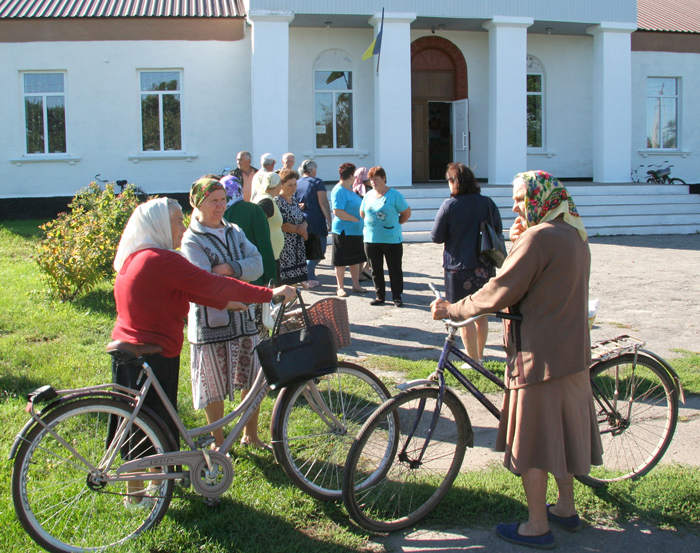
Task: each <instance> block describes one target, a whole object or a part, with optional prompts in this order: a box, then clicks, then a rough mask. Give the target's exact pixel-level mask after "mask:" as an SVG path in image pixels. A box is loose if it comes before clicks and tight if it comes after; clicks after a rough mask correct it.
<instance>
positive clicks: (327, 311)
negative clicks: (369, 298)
mask: <svg viewBox="0 0 700 553" xmlns="http://www.w3.org/2000/svg"><path fill="white" fill-rule="evenodd" d="M306 311H307V313H308V315H309V319H311V324H315V325H324V326H327V327H328V328H330V329H331V335H332V336H333V343H334V344H335V348H336V349H341V348H345V347H347V346H349V345H350V342H351V341H352V338H351V336H350V320H349V317H348V305H347V303H345V300H343V299H340V298H323V299H322V300H319V301H317V302H315V303H314V304H313V305H311V306H310V307H308V308H307V310H306ZM303 326H304V320H303V318H302V315H301V313H297V314H296V315H295V316H293V317H290V318H288V319H287V320H285V321H284V322H283V323H282V329H281V330H280V332H281V333H284V332H291V331H293V330H297V329H299V328H302V327H303Z"/></svg>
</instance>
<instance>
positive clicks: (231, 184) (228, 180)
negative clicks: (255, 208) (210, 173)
mask: <svg viewBox="0 0 700 553" xmlns="http://www.w3.org/2000/svg"><path fill="white" fill-rule="evenodd" d="M219 182H220V183H221V184H223V185H224V189H225V190H226V199H227V200H228V201H227V202H226V207H231V206H232V205H233V204H237V203H238V202H242V201H243V187H242V186H241V183H240V181H239V180H238V179H237V178H236V177H234V176H233V175H228V176H227V177H223V178H222V179H221V180H220V181H219Z"/></svg>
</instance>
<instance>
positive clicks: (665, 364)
mask: <svg viewBox="0 0 700 553" xmlns="http://www.w3.org/2000/svg"><path fill="white" fill-rule="evenodd" d="M637 351H640V352H641V353H643V354H644V355H647V356H649V357H651V358H653V359H654V360H655V361H657V362H658V363H659V364H660V365H661V366H662V367H663V368H664V369H666V371H667V372H668V374H669V375H670V376H671V378H672V379H673V382H674V383H675V385H676V391H677V392H678V398H679V399H680V400H681V402H682V403H683V404H685V392H684V391H683V384H682V383H681V378H680V376H678V373H677V372H676V369H674V368H673V367H672V366H671V365H669V364H668V361H666V360H665V359H664V358H663V357H661V356H659V355H657V354H656V353H654V352H653V351H649V350H647V349H640V350H637Z"/></svg>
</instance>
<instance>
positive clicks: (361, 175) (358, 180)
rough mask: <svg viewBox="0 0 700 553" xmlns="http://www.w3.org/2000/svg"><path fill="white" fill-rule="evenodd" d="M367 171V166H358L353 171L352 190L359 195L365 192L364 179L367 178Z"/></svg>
mask: <svg viewBox="0 0 700 553" xmlns="http://www.w3.org/2000/svg"><path fill="white" fill-rule="evenodd" d="M367 173H368V171H367V167H358V169H357V170H356V171H355V180H354V181H353V183H352V191H353V192H355V193H356V194H359V195H360V196H364V195H365V194H367V187H366V186H365V181H366V180H367V179H369V177H368V176H367Z"/></svg>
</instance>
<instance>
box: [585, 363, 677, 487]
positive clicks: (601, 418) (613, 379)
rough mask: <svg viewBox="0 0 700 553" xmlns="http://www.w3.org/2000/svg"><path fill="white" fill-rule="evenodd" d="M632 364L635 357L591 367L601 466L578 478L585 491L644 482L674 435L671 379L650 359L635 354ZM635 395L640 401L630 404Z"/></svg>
mask: <svg viewBox="0 0 700 553" xmlns="http://www.w3.org/2000/svg"><path fill="white" fill-rule="evenodd" d="M633 362H634V354H626V355H622V356H620V357H616V358H614V359H609V360H607V361H602V362H600V363H597V364H595V365H593V367H591V384H592V387H593V398H594V404H595V408H596V416H597V418H598V427H599V429H600V434H601V440H602V441H603V465H602V466H601V467H592V468H591V472H590V474H588V475H587V476H577V477H576V478H577V479H578V480H579V481H580V482H582V483H583V484H586V485H587V486H590V487H593V488H601V487H605V486H606V485H607V484H609V483H610V482H618V481H620V480H627V479H633V480H636V479H637V478H640V477H641V476H644V475H645V474H647V473H648V472H649V471H650V470H651V469H653V468H654V467H655V466H656V464H657V463H658V462H659V461H660V460H661V458H662V457H663V455H664V453H666V450H667V449H668V446H669V444H670V443H671V439H672V438H673V433H674V432H675V430H676V423H677V422H678V393H677V391H676V387H675V384H674V382H673V379H672V378H671V376H670V375H669V374H668V372H667V371H666V369H664V367H662V366H661V365H660V364H659V363H658V362H657V361H656V360H654V359H652V358H651V357H647V356H646V355H643V354H637V363H636V366H634V369H633ZM616 387H617V389H618V394H617V398H616V397H615V388H616ZM601 394H602V395H603V396H604V397H605V399H607V402H606V401H605V400H604V399H603V398H601ZM632 394H635V395H636V398H635V399H634V401H633V402H632V403H631V404H630V396H631V395H632ZM609 406H611V407H613V408H614V412H613V411H611V410H610V407H609ZM618 415H619V416H618Z"/></svg>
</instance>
